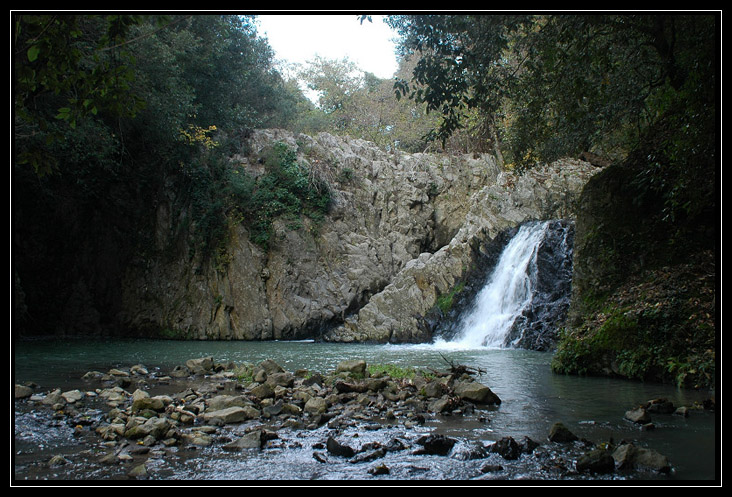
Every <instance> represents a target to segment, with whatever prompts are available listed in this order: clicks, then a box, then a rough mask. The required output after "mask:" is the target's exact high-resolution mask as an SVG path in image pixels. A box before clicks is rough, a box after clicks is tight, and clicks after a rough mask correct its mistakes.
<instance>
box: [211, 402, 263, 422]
mask: <svg viewBox="0 0 732 497" xmlns="http://www.w3.org/2000/svg"><path fill="white" fill-rule="evenodd" d="M259 415H260V412H259V411H258V410H257V409H255V408H254V407H251V406H244V407H241V406H232V407H227V408H225V409H218V410H216V411H207V412H205V413H204V414H203V421H204V422H206V423H211V422H213V421H215V420H220V421H221V422H222V423H224V424H231V423H243V422H244V421H247V420H249V419H254V418H256V417H258V416H259Z"/></svg>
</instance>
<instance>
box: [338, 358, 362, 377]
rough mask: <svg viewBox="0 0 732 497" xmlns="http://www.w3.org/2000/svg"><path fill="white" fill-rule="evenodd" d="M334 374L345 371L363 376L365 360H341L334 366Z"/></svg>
mask: <svg viewBox="0 0 732 497" xmlns="http://www.w3.org/2000/svg"><path fill="white" fill-rule="evenodd" d="M335 372H336V374H338V373H347V374H349V375H353V376H357V377H360V378H363V377H365V376H366V361H364V360H362V359H355V360H352V361H342V362H340V363H339V364H338V366H336V371H335Z"/></svg>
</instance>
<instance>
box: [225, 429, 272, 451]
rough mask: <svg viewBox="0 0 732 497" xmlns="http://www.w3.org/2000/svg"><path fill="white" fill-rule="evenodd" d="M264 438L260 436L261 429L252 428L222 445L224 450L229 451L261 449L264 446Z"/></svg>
mask: <svg viewBox="0 0 732 497" xmlns="http://www.w3.org/2000/svg"><path fill="white" fill-rule="evenodd" d="M264 442H265V441H264V439H263V437H262V431H261V430H253V431H250V432H249V433H247V434H245V435H244V436H242V437H240V438H239V439H237V440H235V441H233V442H231V443H229V444H226V445H224V447H223V448H224V450H226V451H229V452H234V451H239V450H246V449H261V448H262V447H263V446H264Z"/></svg>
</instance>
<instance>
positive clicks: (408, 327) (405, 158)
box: [119, 130, 596, 342]
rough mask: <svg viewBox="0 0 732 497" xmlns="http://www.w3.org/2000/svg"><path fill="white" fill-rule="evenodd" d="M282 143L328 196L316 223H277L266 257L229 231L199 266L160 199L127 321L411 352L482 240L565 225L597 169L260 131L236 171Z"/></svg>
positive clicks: (185, 334) (126, 297)
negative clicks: (533, 223)
mask: <svg viewBox="0 0 732 497" xmlns="http://www.w3.org/2000/svg"><path fill="white" fill-rule="evenodd" d="M276 142H284V143H286V144H288V145H289V146H290V147H292V148H293V149H294V150H296V151H297V154H298V158H299V160H300V162H301V164H303V165H304V166H305V167H308V168H310V170H311V171H312V172H313V174H318V175H320V176H321V177H322V178H324V179H326V180H327V181H328V182H329V183H330V185H331V187H332V190H333V199H334V202H333V207H332V208H331V210H330V212H329V214H328V215H327V216H326V219H325V220H324V221H323V222H321V223H318V224H316V223H313V222H312V221H310V220H309V219H307V218H305V219H303V221H302V227H300V228H299V229H292V227H291V226H288V223H286V222H284V221H282V222H276V223H275V226H274V231H275V233H274V235H273V241H272V243H271V244H270V245H271V246H270V249H269V250H268V251H266V252H265V251H264V250H262V248H260V247H259V246H257V245H255V244H254V243H252V242H251V241H250V240H249V234H248V232H247V230H246V228H245V227H244V225H242V224H240V225H236V226H232V227H231V230H232V231H231V243H230V245H229V247H228V249H227V255H228V264H226V266H225V267H223V268H222V267H215V265H214V264H212V263H206V264H195V263H192V261H191V260H190V258H189V257H188V255H187V254H188V247H187V246H185V244H182V245H181V246H180V247H179V248H178V251H177V254H173V255H172V256H171V254H170V253H169V251H166V250H164V240H166V239H167V238H168V235H169V233H170V232H171V231H175V230H176V229H179V227H180V225H181V220H180V219H179V218H178V217H177V216H181V214H180V213H178V214H174V213H173V212H172V209H171V207H170V205H171V204H172V200H171V201H170V202H161V204H160V206H159V209H158V216H157V232H156V234H155V240H156V244H157V246H156V247H154V249H151V250H150V251H148V252H147V253H146V254H144V255H142V254H141V255H140V256H139V257H138V259H137V260H136V261H135V262H134V263H133V264H132V265H130V268H129V270H128V273H127V276H126V278H125V283H124V289H123V304H122V309H123V310H122V312H121V313H120V316H119V319H120V321H121V322H123V323H124V324H125V325H126V326H127V327H129V328H130V329H138V330H148V333H157V332H160V331H161V330H162V331H163V333H164V334H167V335H168V336H176V337H180V338H188V339H223V340H226V339H243V340H269V339H279V340H289V339H303V338H324V339H327V340H333V341H376V342H388V341H391V342H405V341H422V340H425V339H428V337H427V336H426V335H425V333H424V332H421V331H420V329H421V328H420V316H422V315H424V312H426V311H427V310H428V309H429V308H431V307H432V306H433V305H434V303H435V300H436V298H437V296H439V294H440V293H442V292H445V291H447V290H449V289H450V288H451V286H452V285H454V283H455V281H457V280H458V279H459V278H461V277H462V276H463V275H464V273H465V271H466V269H467V268H469V267H470V264H471V260H472V258H473V257H474V256H475V251H476V249H478V250H479V246H480V244H481V243H484V242H486V241H489V240H490V239H492V238H493V237H494V236H495V235H496V234H497V233H499V232H500V231H501V230H503V229H506V228H507V227H511V226H514V225H517V224H519V223H521V222H523V221H525V220H529V219H548V218H554V217H570V216H571V215H572V208H573V203H574V201H575V199H576V197H577V196H578V195H579V191H580V190H581V188H582V186H583V185H584V183H585V182H586V180H587V179H588V178H589V176H590V175H591V174H593V173H594V172H595V171H596V168H594V167H592V166H590V165H589V164H587V163H583V162H577V161H565V162H563V163H561V164H560V163H557V164H552V165H548V166H544V167H541V168H538V169H536V170H534V171H531V172H530V173H528V174H525V175H523V176H520V177H517V176H515V175H514V174H511V173H508V172H505V171H501V170H500V168H499V167H498V166H497V165H496V163H495V161H494V160H493V158H492V157H491V156H488V155H480V156H473V155H459V156H455V155H432V154H404V153H396V154H395V153H388V152H385V151H383V150H381V149H379V148H378V147H376V146H375V145H374V144H372V143H369V142H366V141H363V140H356V139H349V138H341V137H336V136H333V135H329V134H326V133H321V134H319V135H317V136H313V137H311V136H306V135H302V134H293V133H289V132H286V131H282V130H260V131H256V132H254V133H253V134H252V136H251V138H250V141H249V143H248V153H247V154H246V155H241V156H235V157H233V158H232V160H233V161H237V162H238V164H240V165H243V166H244V167H246V168H247V169H249V170H250V172H252V173H253V174H256V173H257V169H258V168H259V167H261V166H259V164H258V157H259V154H261V153H262V152H263V151H264V150H265V149H266V148H267V147H268V146H271V145H272V144H273V143H276Z"/></svg>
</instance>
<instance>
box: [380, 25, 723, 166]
mask: <svg viewBox="0 0 732 497" xmlns="http://www.w3.org/2000/svg"><path fill="white" fill-rule="evenodd" d="M716 22H717V20H716V18H715V16H713V15H681V16H679V15H673V14H650V15H623V14H620V15H616V14H611V15H597V14H589V15H579V14H569V15H490V16H480V15H479V16H470V15H454V16H451V15H398V16H390V20H389V23H390V24H391V25H392V26H393V27H394V28H395V29H397V30H398V31H399V33H400V35H401V36H402V39H401V50H402V52H403V53H404V54H405V55H412V54H415V55H417V54H418V55H419V57H420V60H419V62H418V64H417V65H416V67H415V69H414V71H413V73H412V77H411V80H409V81H408V80H407V79H405V78H402V79H400V80H399V81H397V83H396V84H395V91H396V92H397V94H398V95H402V96H409V97H410V98H411V99H413V100H415V101H417V102H424V103H425V104H426V105H427V109H428V110H429V111H431V112H436V113H439V114H440V116H441V117H442V119H441V121H440V123H439V126H438V127H437V128H436V129H435V130H434V131H433V134H432V138H434V139H438V140H441V141H442V142H443V144H444V143H445V141H446V140H447V139H448V138H449V137H450V136H452V135H453V134H454V133H456V132H457V131H458V130H459V129H461V128H462V127H463V126H465V124H466V118H467V117H468V116H470V113H469V112H467V111H469V110H472V109H477V110H478V111H479V112H480V118H481V119H482V120H483V121H484V122H485V123H486V129H487V130H491V129H493V130H495V131H496V132H497V135H498V136H499V139H501V140H502V141H503V142H504V143H505V144H506V145H508V149H507V150H506V152H507V154H506V155H508V156H509V162H511V163H513V164H514V166H515V167H517V168H518V169H522V168H525V167H530V166H531V165H533V163H534V162H535V161H537V160H543V161H548V160H552V159H555V158H558V157H561V156H566V155H574V156H577V155H578V154H579V153H580V152H583V151H593V150H597V151H600V152H601V153H603V154H606V155H609V156H611V157H617V156H618V155H619V156H622V155H623V154H625V153H627V152H628V151H629V150H631V149H632V148H634V147H635V146H637V144H638V142H639V139H640V136H641V133H642V131H643V130H644V129H647V128H648V127H649V126H651V125H652V124H654V123H655V122H656V121H657V120H658V119H659V118H660V117H661V116H663V115H664V114H665V113H666V112H667V111H668V110H669V109H671V108H678V107H679V106H680V107H683V108H684V109H685V112H683V113H679V114H678V115H679V117H681V116H686V119H688V118H689V116H695V118H694V119H698V120H699V121H698V122H694V123H691V122H689V121H686V123H687V124H689V128H684V127H679V128H677V133H675V135H676V137H678V138H680V139H681V140H682V141H684V142H686V143H685V145H684V146H683V147H681V148H680V150H689V148H688V147H686V145H688V144H690V142H689V141H687V140H686V139H684V135H686V138H690V137H691V136H696V137H701V134H702V133H704V132H708V131H709V127H710V125H711V127H712V129H713V128H714V127H716V125H715V124H714V122H715V121H714V119H715V118H714V104H715V99H716V97H715V95H716V91H717V90H716V85H717V78H718V74H717V71H718V66H719V64H718V62H716V63H715V61H716V60H717V56H718V55H717V53H716V50H717V48H718V45H717V43H718V41H719V40H718V38H717V31H716V29H717V28H716ZM676 137H675V138H671V137H669V141H667V144H670V143H673V142H677V141H678V140H677V139H676Z"/></svg>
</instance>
